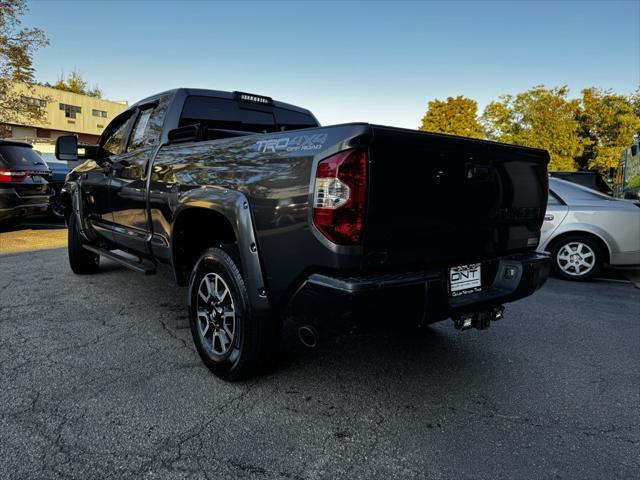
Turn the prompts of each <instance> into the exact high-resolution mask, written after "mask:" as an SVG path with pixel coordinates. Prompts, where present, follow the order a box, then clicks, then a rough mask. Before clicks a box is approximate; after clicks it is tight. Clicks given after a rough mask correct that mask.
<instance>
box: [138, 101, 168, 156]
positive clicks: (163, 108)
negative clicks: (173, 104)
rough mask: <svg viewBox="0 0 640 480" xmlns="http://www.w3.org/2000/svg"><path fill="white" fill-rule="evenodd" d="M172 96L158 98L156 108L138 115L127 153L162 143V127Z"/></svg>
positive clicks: (148, 109)
mask: <svg viewBox="0 0 640 480" xmlns="http://www.w3.org/2000/svg"><path fill="white" fill-rule="evenodd" d="M170 100H171V95H164V96H162V97H159V98H158V104H157V105H156V106H155V107H151V108H147V109H145V110H142V111H141V112H140V113H139V114H138V118H137V119H136V123H135V125H134V127H133V132H132V133H131V139H130V140H129V145H128V146H127V152H131V151H133V150H137V149H139V148H144V147H150V146H153V145H156V144H157V143H159V142H160V137H161V135H162V125H163V123H164V118H165V116H166V113H167V109H168V108H169V103H170Z"/></svg>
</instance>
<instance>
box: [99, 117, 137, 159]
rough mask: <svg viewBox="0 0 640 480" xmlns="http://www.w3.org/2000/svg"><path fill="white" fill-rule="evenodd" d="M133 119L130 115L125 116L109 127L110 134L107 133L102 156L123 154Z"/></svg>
mask: <svg viewBox="0 0 640 480" xmlns="http://www.w3.org/2000/svg"><path fill="white" fill-rule="evenodd" d="M131 119H132V117H131V116H130V115H128V116H123V117H122V118H116V119H115V120H114V125H113V126H111V125H109V127H108V128H109V133H107V137H106V139H105V140H104V141H103V142H102V152H101V153H102V156H105V157H109V156H111V155H118V154H120V153H122V152H123V149H124V145H123V141H124V136H125V135H126V133H127V130H128V129H129V124H130V123H131Z"/></svg>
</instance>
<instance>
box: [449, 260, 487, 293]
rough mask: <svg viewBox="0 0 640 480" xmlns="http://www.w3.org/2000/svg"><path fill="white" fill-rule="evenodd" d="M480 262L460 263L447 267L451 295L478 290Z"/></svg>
mask: <svg viewBox="0 0 640 480" xmlns="http://www.w3.org/2000/svg"><path fill="white" fill-rule="evenodd" d="M480 278H481V276H480V264H479V263H471V264H469V265H460V266H458V267H451V268H450V269H449V283H450V286H451V295H453V296H454V297H455V296H457V295H464V294H465V293H472V292H478V291H480V287H481V281H480Z"/></svg>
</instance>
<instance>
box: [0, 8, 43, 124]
mask: <svg viewBox="0 0 640 480" xmlns="http://www.w3.org/2000/svg"><path fill="white" fill-rule="evenodd" d="M26 11H27V6H26V2H25V1H24V0H0V119H1V120H2V121H3V122H7V123H10V122H12V121H16V120H18V119H20V118H27V119H29V120H34V121H35V120H41V119H43V118H44V117H45V115H46V108H45V105H46V100H47V99H41V100H45V104H41V103H40V102H28V101H25V100H26V99H25V98H24V93H19V92H17V91H16V90H15V89H14V88H13V85H14V82H18V83H22V84H25V85H27V87H28V89H29V87H32V86H33V85H34V83H35V78H34V72H35V69H34V67H33V54H34V52H35V51H36V50H37V49H38V48H40V47H44V46H46V45H48V44H49V41H48V40H47V38H46V37H45V35H44V32H43V31H42V30H41V29H39V28H23V27H21V23H22V22H21V19H20V17H22V16H23V15H24V14H25V13H26Z"/></svg>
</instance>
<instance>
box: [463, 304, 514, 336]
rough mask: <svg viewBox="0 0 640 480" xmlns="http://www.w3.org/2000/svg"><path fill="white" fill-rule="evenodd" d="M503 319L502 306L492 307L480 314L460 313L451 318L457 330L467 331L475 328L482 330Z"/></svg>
mask: <svg viewBox="0 0 640 480" xmlns="http://www.w3.org/2000/svg"><path fill="white" fill-rule="evenodd" d="M503 317H504V306H502V305H500V306H499V307H494V308H492V309H490V310H483V311H480V312H470V313H462V314H460V315H456V316H454V317H453V325H454V326H455V327H456V329H457V330H469V329H470V328H476V329H478V330H484V329H486V328H489V325H491V321H492V320H493V321H496V320H501V319H502V318H503Z"/></svg>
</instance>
